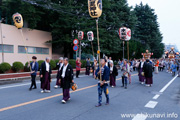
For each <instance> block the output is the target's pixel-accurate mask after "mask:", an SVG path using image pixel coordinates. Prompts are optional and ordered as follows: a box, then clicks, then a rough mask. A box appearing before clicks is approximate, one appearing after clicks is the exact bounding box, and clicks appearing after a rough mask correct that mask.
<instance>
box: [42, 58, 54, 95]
mask: <svg viewBox="0 0 180 120" xmlns="http://www.w3.org/2000/svg"><path fill="white" fill-rule="evenodd" d="M49 62H50V58H49V57H47V58H46V61H45V62H43V63H42V64H41V69H40V78H41V79H40V80H41V89H42V91H41V93H44V92H47V93H49V92H51V91H50V82H51V73H52V72H51V66H50V64H49Z"/></svg>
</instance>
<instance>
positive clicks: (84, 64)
mask: <svg viewBox="0 0 180 120" xmlns="http://www.w3.org/2000/svg"><path fill="white" fill-rule="evenodd" d="M81 63H82V64H81V68H85V67H86V60H81Z"/></svg>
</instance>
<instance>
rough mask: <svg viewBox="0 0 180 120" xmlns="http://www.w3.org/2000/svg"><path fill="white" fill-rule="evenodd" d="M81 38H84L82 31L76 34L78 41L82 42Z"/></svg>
mask: <svg viewBox="0 0 180 120" xmlns="http://www.w3.org/2000/svg"><path fill="white" fill-rule="evenodd" d="M83 38H84V32H83V31H79V32H78V39H79V40H83Z"/></svg>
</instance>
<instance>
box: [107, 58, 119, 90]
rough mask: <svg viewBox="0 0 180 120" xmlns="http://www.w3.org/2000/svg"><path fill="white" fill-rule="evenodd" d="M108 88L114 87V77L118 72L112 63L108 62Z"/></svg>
mask: <svg viewBox="0 0 180 120" xmlns="http://www.w3.org/2000/svg"><path fill="white" fill-rule="evenodd" d="M109 63H110V86H111V87H112V88H113V87H115V86H116V76H117V75H118V70H117V68H116V66H115V65H114V64H113V61H112V60H110V61H109Z"/></svg>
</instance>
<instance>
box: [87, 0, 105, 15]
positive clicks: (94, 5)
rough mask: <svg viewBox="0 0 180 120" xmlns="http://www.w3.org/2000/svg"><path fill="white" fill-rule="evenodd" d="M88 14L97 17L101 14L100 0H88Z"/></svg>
mask: <svg viewBox="0 0 180 120" xmlns="http://www.w3.org/2000/svg"><path fill="white" fill-rule="evenodd" d="M88 9H89V15H90V16H91V17H92V18H99V17H100V16H101V14H102V0H88Z"/></svg>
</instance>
